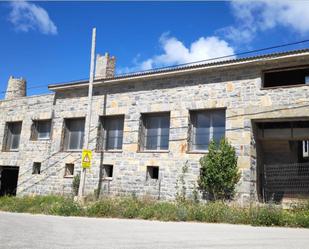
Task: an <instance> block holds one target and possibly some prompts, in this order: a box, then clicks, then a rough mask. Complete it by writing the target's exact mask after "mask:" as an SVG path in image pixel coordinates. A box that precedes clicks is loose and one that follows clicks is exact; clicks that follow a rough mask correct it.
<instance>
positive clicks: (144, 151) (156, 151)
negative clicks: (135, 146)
mask: <svg viewBox="0 0 309 249" xmlns="http://www.w3.org/2000/svg"><path fill="white" fill-rule="evenodd" d="M169 152H170V151H169V150H140V151H137V153H169Z"/></svg>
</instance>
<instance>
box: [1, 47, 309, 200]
mask: <svg viewBox="0 0 309 249" xmlns="http://www.w3.org/2000/svg"><path fill="white" fill-rule="evenodd" d="M308 65H309V50H307V49H306V50H296V51H288V52H282V53H274V54H268V55H261V56H255V57H248V58H241V59H234V60H227V61H219V62H213V63H208V64H199V65H191V66H183V67H178V68H170V69H164V70H155V71H151V72H144V73H136V74H134V73H133V74H130V75H125V76H114V68H115V58H114V57H110V56H109V55H108V54H106V55H105V56H97V63H96V78H95V82H94V91H93V104H92V115H91V120H90V124H91V128H90V149H91V150H92V151H93V165H92V168H91V169H90V170H88V171H87V178H86V187H85V192H86V193H94V191H99V193H100V194H101V195H105V194H109V195H122V194H127V195H128V194H129V195H131V194H134V195H137V196H144V195H149V196H152V197H155V198H161V199H174V198H175V195H176V192H177V188H176V182H177V179H179V177H180V176H181V174H182V168H183V167H184V166H185V165H186V166H187V167H188V171H187V173H185V176H184V179H185V182H186V187H187V195H188V197H189V196H192V191H193V190H194V188H196V180H197V177H198V175H199V167H200V166H199V159H200V158H201V157H202V156H203V155H204V154H205V153H207V148H208V144H209V141H210V140H211V139H215V140H219V139H220V138H221V137H222V136H225V137H226V138H227V139H228V140H229V141H230V142H231V144H232V145H233V146H234V147H235V148H236V151H237V156H238V166H239V170H240V172H241V180H240V182H239V184H238V186H237V199H238V200H239V201H240V202H244V201H248V200H252V201H268V200H273V199H275V200H282V199H284V198H290V197H295V196H306V195H307V194H308V192H309V184H308V182H309V177H308V175H309V164H308V161H309V160H308V156H309V155H308V140H309V108H308V104H309V85H308V84H309V66H308ZM87 87H88V82H87V81H77V82H68V83H64V84H54V85H49V86H48V88H49V90H51V91H52V93H51V94H46V95H38V96H26V82H25V80H23V79H16V78H13V77H10V79H9V81H8V88H7V93H6V97H5V99H4V100H1V101H0V112H1V116H0V148H1V152H0V172H1V178H0V181H1V188H0V195H4V194H15V193H17V195H28V194H42V195H43V194H71V193H72V181H73V176H74V175H76V174H78V173H79V172H80V170H81V166H80V165H81V149H82V147H83V137H84V130H85V119H86V118H87V117H86V112H87V94H88V88H87Z"/></svg>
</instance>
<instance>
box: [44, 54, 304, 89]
mask: <svg viewBox="0 0 309 249" xmlns="http://www.w3.org/2000/svg"><path fill="white" fill-rule="evenodd" d="M308 52H309V49H308V48H307V49H299V50H290V51H284V52H276V53H270V54H264V55H256V56H250V57H243V58H238V59H231V60H220V61H214V62H208V63H202V62H201V63H192V64H189V65H180V66H179V65H178V66H171V67H164V68H158V69H153V70H147V71H139V72H133V73H128V74H122V75H116V76H115V77H113V78H100V79H95V81H94V82H101V81H106V80H117V79H126V78H134V77H138V76H148V75H149V76H150V75H154V74H158V73H168V72H174V71H185V70H189V69H195V68H203V67H210V66H218V65H225V64H227V65H228V64H234V63H235V64H236V63H239V62H246V61H248V62H250V61H254V60H260V59H268V58H277V57H281V56H287V55H297V54H303V53H308ZM88 82H89V80H88V79H87V80H79V81H70V82H65V83H58V84H50V85H48V88H50V89H52V88H57V87H62V86H71V85H72V86H75V85H79V84H84V83H88Z"/></svg>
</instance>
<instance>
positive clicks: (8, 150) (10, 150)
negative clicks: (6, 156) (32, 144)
mask: <svg viewBox="0 0 309 249" xmlns="http://www.w3.org/2000/svg"><path fill="white" fill-rule="evenodd" d="M2 152H19V150H2Z"/></svg>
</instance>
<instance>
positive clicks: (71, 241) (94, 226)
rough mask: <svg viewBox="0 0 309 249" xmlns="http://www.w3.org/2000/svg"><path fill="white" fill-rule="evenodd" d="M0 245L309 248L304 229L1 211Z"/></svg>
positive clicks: (0, 246) (252, 248)
mask: <svg viewBox="0 0 309 249" xmlns="http://www.w3.org/2000/svg"><path fill="white" fill-rule="evenodd" d="M0 248H1V249H2V248H5V249H9V248H14V249H15V248H16V249H17V248H23V249H26V248H66V249H68V248H91V249H94V248H121V249H123V248H134V249H139V248H147V249H148V248H177V249H181V248H189V249H195V248H229V249H230V248H232V249H234V248H235V249H236V248H237V249H240V248H249V249H256V248H263V249H267V248H276V249H277V248H280V249H281V248H283V249H284V248H288V249H292V248H297V249H304V248H309V229H293V228H267V227H251V226H243V225H226V224H205V223H189V222H158V221H144V220H122V219H100V218H99V219H97V218H80V217H57V216H45V215H30V214H16V213H5V212H0Z"/></svg>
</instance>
